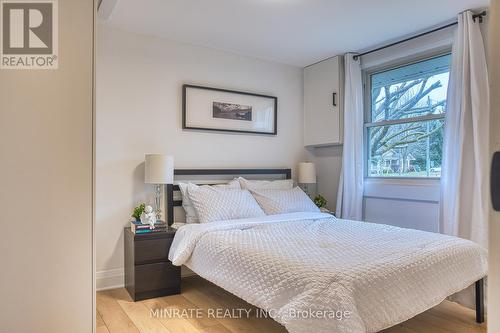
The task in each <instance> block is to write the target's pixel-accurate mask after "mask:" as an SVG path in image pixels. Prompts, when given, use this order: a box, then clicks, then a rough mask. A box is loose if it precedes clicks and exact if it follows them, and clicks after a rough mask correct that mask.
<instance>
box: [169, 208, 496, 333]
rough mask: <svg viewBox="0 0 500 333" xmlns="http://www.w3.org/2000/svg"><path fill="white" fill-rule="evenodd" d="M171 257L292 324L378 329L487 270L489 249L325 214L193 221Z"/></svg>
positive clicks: (295, 331) (295, 329)
mask: <svg viewBox="0 0 500 333" xmlns="http://www.w3.org/2000/svg"><path fill="white" fill-rule="evenodd" d="M169 258H170V260H171V261H172V262H173V263H174V265H182V264H185V265H187V266H188V267H189V268H191V269H192V270H193V271H194V272H196V273H197V274H199V275H200V276H202V277H203V278H205V279H207V280H209V281H211V282H213V283H215V284H216V285H219V286H221V287H222V288H224V289H226V290H227V291H229V292H231V293H233V294H235V295H237V296H238V297H240V298H242V299H244V300H246V301H247V302H249V303H251V304H253V305H255V306H257V307H259V308H262V309H266V310H268V311H269V313H270V314H271V315H272V316H273V317H274V319H275V320H276V321H278V322H279V323H281V324H283V325H284V326H285V327H286V328H287V329H288V331H289V332H291V333H304V332H316V333H322V332H325V333H326V332H329V333H331V332H345V333H357V332H377V331H380V330H382V329H385V328H387V327H390V326H393V325H395V324H397V323H400V322H403V321H405V320H407V319H409V318H411V317H413V316H415V315H417V314H418V313H421V312H423V311H425V310H427V309H429V308H431V307H433V306H435V305H437V304H439V303H440V302H441V301H443V300H444V299H445V298H446V297H447V296H449V295H451V294H453V293H455V292H457V291H460V290H462V289H464V288H466V287H468V286H469V285H471V284H473V283H474V282H475V281H477V280H479V279H481V278H483V277H484V276H485V275H486V273H487V256H486V251H485V250H483V249H482V248H480V247H479V246H477V245H475V244H474V243H472V242H470V241H467V240H463V239H459V238H455V237H450V236H445V235H440V234H434V233H428V232H423V231H416V230H410V229H401V228H396V227H392V226H387V225H381V224H372V223H366V222H356V221H348V220H340V219H336V218H334V217H332V216H330V215H327V214H323V213H292V214H283V215H276V216H266V217H263V218H254V219H244V220H234V221H220V222H212V223H207V224H189V225H186V226H183V227H181V228H179V230H178V232H177V233H176V235H175V239H174V241H173V244H172V247H171V250H170V253H169ZM334 312H335V314H334ZM340 312H341V313H342V315H339V313H340Z"/></svg>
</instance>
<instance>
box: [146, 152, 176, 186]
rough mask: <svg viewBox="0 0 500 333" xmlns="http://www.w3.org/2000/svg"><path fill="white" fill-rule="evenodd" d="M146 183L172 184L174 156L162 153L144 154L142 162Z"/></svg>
mask: <svg viewBox="0 0 500 333" xmlns="http://www.w3.org/2000/svg"><path fill="white" fill-rule="evenodd" d="M144 168H145V170H144V171H145V172H144V182H145V183H146V184H173V183H174V157H173V156H169V155H163V154H146V161H145V163H144Z"/></svg>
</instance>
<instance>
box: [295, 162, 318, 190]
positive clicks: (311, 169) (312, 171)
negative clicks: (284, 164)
mask: <svg viewBox="0 0 500 333" xmlns="http://www.w3.org/2000/svg"><path fill="white" fill-rule="evenodd" d="M299 184H300V185H302V186H303V189H304V191H305V192H306V193H307V195H309V196H310V193H309V185H310V184H316V166H315V165H314V163H311V162H300V163H299Z"/></svg>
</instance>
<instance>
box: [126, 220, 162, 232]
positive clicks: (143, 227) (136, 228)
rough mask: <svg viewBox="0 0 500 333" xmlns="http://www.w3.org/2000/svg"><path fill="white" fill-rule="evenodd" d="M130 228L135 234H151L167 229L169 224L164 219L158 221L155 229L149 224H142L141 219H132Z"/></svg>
mask: <svg viewBox="0 0 500 333" xmlns="http://www.w3.org/2000/svg"><path fill="white" fill-rule="evenodd" d="M130 230H131V231H132V232H133V233H134V234H150V233H155V232H162V231H165V230H167V224H166V223H165V222H164V221H157V222H156V223H155V225H154V229H152V228H151V225H149V224H142V223H141V221H130Z"/></svg>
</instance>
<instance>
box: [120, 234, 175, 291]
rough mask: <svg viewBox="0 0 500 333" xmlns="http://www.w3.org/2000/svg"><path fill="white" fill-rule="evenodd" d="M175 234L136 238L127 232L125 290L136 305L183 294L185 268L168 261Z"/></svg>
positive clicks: (147, 235)
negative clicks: (145, 300)
mask: <svg viewBox="0 0 500 333" xmlns="http://www.w3.org/2000/svg"><path fill="white" fill-rule="evenodd" d="M175 232H176V230H175V229H173V228H169V229H167V231H165V232H158V233H152V234H142V235H136V234H134V233H133V232H132V231H131V230H130V228H125V242H124V243H125V288H126V289H127V291H128V292H129V294H130V296H131V297H132V299H133V300H134V301H140V300H143V299H147V298H154V297H160V296H166V295H174V294H180V292H181V268H180V266H174V265H172V262H170V261H169V260H168V252H169V251H170V245H171V244H172V241H173V239H174V236H175Z"/></svg>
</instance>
